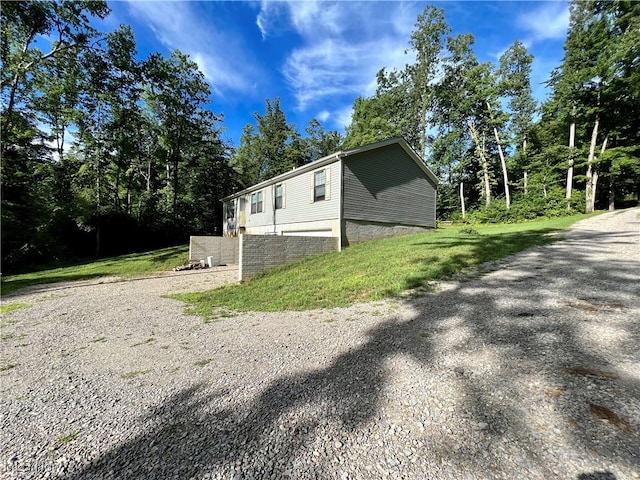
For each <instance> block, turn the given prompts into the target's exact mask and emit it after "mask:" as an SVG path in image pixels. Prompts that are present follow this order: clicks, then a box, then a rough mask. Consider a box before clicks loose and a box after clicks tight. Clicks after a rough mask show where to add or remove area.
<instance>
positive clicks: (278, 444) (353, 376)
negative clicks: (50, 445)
mask: <svg viewBox="0 0 640 480" xmlns="http://www.w3.org/2000/svg"><path fill="white" fill-rule="evenodd" d="M611 235H613V234H611ZM606 236H607V235H606V234H605V235H595V234H593V233H591V232H584V233H581V232H578V233H577V234H575V235H573V236H572V239H571V242H568V243H566V244H564V246H563V247H561V248H553V249H544V250H541V251H539V252H538V253H537V254H534V255H529V256H528V257H527V259H526V260H523V259H522V258H521V257H518V258H516V259H515V260H514V261H512V262H511V263H510V264H509V265H508V268H507V269H506V270H505V272H506V273H505V275H506V276H502V275H501V276H497V275H496V276H491V277H485V278H484V279H481V280H479V281H474V282H469V283H462V284H460V285H459V286H458V287H456V288H455V289H453V290H449V291H442V292H437V293H430V294H427V295H425V296H423V297H420V298H416V299H414V300H411V303H412V305H413V306H414V307H415V308H416V309H417V311H418V312H419V314H418V315H416V317H414V318H413V319H411V320H409V321H398V320H397V319H390V320H388V321H385V322H383V323H381V324H380V325H379V326H377V327H376V328H374V329H372V331H371V332H370V334H369V340H368V341H367V342H366V343H364V344H363V345H361V346H359V347H358V348H354V349H352V350H350V351H348V352H346V353H343V354H342V355H340V356H338V357H337V358H335V361H333V363H332V364H331V365H329V366H328V367H327V368H325V369H320V370H316V371H308V372H305V373H304V374H300V375H291V376H284V377H282V378H280V379H278V380H277V381H274V382H272V383H271V384H269V385H268V386H266V388H265V389H264V390H263V391H262V393H261V394H260V395H259V396H258V397H257V398H255V399H254V400H252V401H249V402H243V401H242V397H241V396H240V392H233V391H220V392H213V393H212V392H211V391H210V390H208V389H207V385H205V384H202V385H197V386H194V387H192V388H189V389H185V390H183V391H181V392H180V393H178V394H177V395H175V396H173V397H171V398H169V399H168V400H166V401H165V402H163V403H162V404H160V405H159V406H158V408H157V409H156V410H155V411H153V412H150V414H149V416H148V417H147V418H144V419H140V423H141V424H143V425H154V426H153V427H149V428H148V429H147V430H146V431H144V432H142V433H141V434H139V435H137V436H135V437H133V438H132V439H131V440H130V441H128V442H127V443H125V444H123V445H121V446H119V447H118V448H115V449H113V450H111V451H108V452H105V453H104V454H103V455H102V456H101V457H99V458H98V459H97V460H96V461H95V462H94V463H93V464H92V465H89V466H87V467H86V468H84V469H83V470H81V471H76V472H70V473H69V474H67V475H66V476H65V478H70V479H86V478H120V479H130V478H131V479H132V478H136V479H140V478H149V479H157V478H170V477H172V478H191V477H197V478H201V477H203V476H204V475H205V474H207V473H208V474H211V476H212V478H215V476H216V475H222V476H223V478H248V479H249V478H250V479H253V478H288V477H293V478H332V477H334V476H335V475H336V471H337V466H338V465H339V462H341V461H342V460H345V459H348V453H349V452H344V451H342V450H341V447H342V444H341V438H340V437H339V436H338V437H336V433H335V432H336V429H337V430H338V431H342V432H345V434H346V433H351V432H357V431H358V429H359V427H362V426H366V425H367V424H375V423H376V422H377V421H378V420H379V418H380V411H381V409H382V407H383V405H382V402H383V401H385V400H384V398H385V397H383V390H384V388H385V386H386V385H387V383H388V379H389V378H388V376H389V371H388V369H387V368H386V367H385V363H386V362H387V361H388V360H389V359H391V358H392V357H394V356H396V355H405V356H409V357H411V358H413V359H414V360H416V361H417V362H419V363H420V364H421V365H424V366H425V368H426V369H429V368H441V369H442V368H445V369H447V368H450V369H451V372H450V373H451V375H450V376H448V377H446V378H449V379H451V381H452V382H454V383H455V387H456V388H457V389H458V390H459V391H460V397H461V398H460V402H459V403H458V405H457V411H458V412H459V413H460V414H462V411H466V412H468V413H467V415H470V416H471V418H470V420H471V421H473V422H474V423H475V424H479V425H481V427H480V428H481V429H483V433H482V435H483V441H482V442H480V443H479V444H478V448H479V449H481V450H483V451H485V452H489V458H490V462H491V464H492V467H493V468H492V473H494V474H495V475H496V476H498V477H500V478H507V477H509V473H510V470H509V469H510V468H511V467H512V466H513V465H512V464H510V463H508V461H507V460H508V459H506V458H505V457H506V454H505V453H503V452H502V453H501V451H500V450H499V448H502V447H503V446H505V447H506V448H510V449H511V451H512V454H513V451H515V452H516V453H517V455H516V460H517V461H518V462H520V463H521V464H522V465H525V467H526V468H528V471H530V472H531V473H532V475H531V477H529V478H542V477H547V478H558V475H556V474H555V473H554V472H553V471H551V470H548V468H549V467H548V463H549V459H552V458H553V455H554V449H555V448H556V443H554V442H568V443H569V444H571V445H572V449H573V451H575V452H576V458H585V459H591V460H593V459H595V461H596V462H597V463H598V464H601V465H602V470H603V471H595V472H593V473H579V472H580V470H577V471H576V470H575V468H574V469H569V470H568V472H567V473H569V474H570V475H571V477H572V478H576V476H577V478H578V479H579V480H587V479H602V480H605V479H615V478H617V477H616V472H615V469H613V468H612V465H615V466H617V468H621V467H625V468H627V469H630V470H634V469H639V468H640V464H639V461H640V460H639V459H640V457H639V456H638V455H639V451H638V445H640V435H639V430H640V424H639V423H638V422H639V417H638V412H640V383H639V381H638V379H637V377H630V376H624V375H623V374H619V373H618V372H616V366H615V365H612V364H611V363H610V361H609V360H608V359H609V358H617V359H619V358H627V359H628V362H629V363H633V362H636V363H637V362H638V361H639V360H640V358H639V357H638V350H637V346H638V345H639V344H640V318H638V315H637V312H638V310H637V308H638V305H637V299H638V295H639V293H640V292H639V291H638V285H639V283H638V281H639V280H640V278H639V273H640V261H635V262H634V261H619V260H611V259H605V260H602V259H599V258H598V257H597V253H598V252H597V250H598V249H600V248H602V249H606V248H609V247H611V246H615V244H616V243H617V242H622V243H624V242H627V240H629V241H630V239H631V237H628V238H627V236H626V235H619V234H617V235H616V236H615V239H610V240H609V241H607V242H606V243H605V241H604V240H602V239H603V238H605V237H606ZM600 242H602V243H600ZM594 243H595V244H594ZM585 247H588V249H586V248H585ZM605 247H606V248H605ZM479 248H480V246H479ZM594 251H595V254H596V256H593V254H594ZM509 275H510V276H509ZM552 292H553V295H552ZM634 302H635V303H634ZM631 312H633V316H631ZM634 316H635V317H634ZM594 324H602V325H604V326H608V325H615V326H617V327H618V328H621V329H623V330H624V335H619V336H617V337H615V338H614V339H612V340H611V341H610V342H609V343H608V344H607V346H606V348H604V347H603V348H601V347H597V346H594V345H592V344H591V343H589V341H587V340H585V337H584V335H583V330H582V329H583V328H586V327H589V328H594ZM461 326H462V327H464V328H465V329H466V330H467V331H469V332H470V335H467V336H466V337H465V338H464V339H462V340H460V341H459V342H458V343H456V344H455V345H453V346H448V347H447V348H450V349H453V350H454V351H456V352H459V353H460V354H461V355H462V356H461V357H457V356H456V357H452V358H463V359H466V361H465V362H464V363H463V364H460V365H450V366H447V367H444V366H442V365H448V364H447V363H446V362H444V363H441V364H439V365H440V366H434V365H435V364H436V363H437V361H438V360H442V355H443V354H442V352H440V353H436V352H437V351H438V348H437V347H438V346H439V344H438V342H439V341H441V339H442V338H444V337H445V336H446V335H447V333H450V332H452V331H454V330H455V329H460V328H461ZM425 332H428V335H425ZM611 349H614V350H611ZM467 351H468V352H469V356H468V357H465V356H464V355H465V354H466V352H467ZM477 351H486V352H493V353H497V355H498V358H494V359H493V362H494V363H495V365H496V366H497V367H496V368H494V369H493V370H491V371H489V372H485V371H483V370H482V368H483V367H484V366H485V365H483V364H482V363H480V362H478V360H477V358H475V357H474V356H473V355H472V354H473V352H477ZM436 355H440V357H439V358H436ZM483 372H484V373H483ZM532 379H535V380H536V381H537V382H538V383H537V385H538V387H535V388H533V387H531V385H532V383H531V382H532ZM530 387H531V388H533V389H531V388H530ZM536 388H538V389H536ZM236 393H238V395H236ZM421 394H422V395H424V396H429V395H431V393H430V392H422V393H421ZM531 396H536V399H537V400H536V401H535V402H533V403H532V404H533V405H534V407H533V408H534V409H535V408H539V410H534V411H527V410H523V408H524V407H522V406H521V403H522V402H521V400H522V399H523V398H529V397H531ZM594 406H596V407H602V408H601V409H598V408H594ZM607 411H608V412H611V413H612V414H614V415H617V416H618V418H620V419H624V420H626V421H627V422H628V426H629V429H625V428H622V427H621V426H620V425H616V422H615V421H614V420H613V417H611V418H606V416H607V413H606V412H607ZM549 412H551V413H552V414H553V415H554V416H555V417H557V418H558V420H557V424H556V425H555V428H556V429H557V430H558V431H557V432H555V433H554V432H550V431H546V430H545V429H546V428H548V427H547V426H546V424H544V423H542V424H540V425H542V427H541V428H542V430H541V429H540V428H539V427H540V426H539V425H538V424H537V422H536V419H537V418H538V416H540V417H542V416H544V415H546V414H547V413H549ZM598 412H599V413H598ZM545 420H546V419H545ZM604 420H606V422H605V421H604ZM336 426H337V427H336ZM469 434H471V432H470V433H469ZM445 438H447V437H446V434H445ZM448 438H449V441H450V442H451V443H449V444H434V445H427V447H426V448H425V453H424V454H425V455H430V456H433V457H434V458H435V459H437V460H440V461H443V462H445V461H446V462H449V463H451V464H454V465H460V464H463V463H464V464H465V467H466V468H467V469H468V471H472V472H476V474H482V473H483V472H484V473H485V474H487V473H488V472H487V471H486V462H487V460H486V459H485V460H482V459H481V453H482V452H481V451H460V450H459V448H457V445H456V444H455V443H454V442H455V438H454V436H453V435H450V436H449V437H448ZM362 441H363V442H367V441H371V439H369V438H363V439H362ZM445 441H446V440H445ZM505 442H506V443H505ZM345 448H347V447H345ZM378 448H379V447H378ZM494 449H495V450H494ZM316 453H317V454H316ZM341 459H342V460H341ZM345 461H346V460H345ZM555 465H563V460H562V459H555ZM398 468H400V467H398ZM585 470H587V469H586V468H585ZM605 470H606V471H605ZM611 470H614V471H611ZM398 473H399V474H400V473H401V470H398ZM423 473H424V474H426V475H427V476H429V475H431V474H433V473H434V472H423ZM560 477H561V478H565V477H564V476H563V475H560ZM433 478H437V477H433ZM514 478H517V477H514ZM521 478H524V477H521Z"/></svg>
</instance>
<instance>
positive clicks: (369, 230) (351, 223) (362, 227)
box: [342, 220, 433, 247]
mask: <svg viewBox="0 0 640 480" xmlns="http://www.w3.org/2000/svg"><path fill="white" fill-rule="evenodd" d="M429 230H433V229H432V228H429V227H417V226H408V225H393V224H389V223H375V222H363V221H358V220H344V224H343V229H342V246H343V247H346V246H349V245H353V244H355V243H358V242H365V241H367V240H373V239H375V238H384V237H394V236H397V235H407V234H410V233H420V232H426V231H429Z"/></svg>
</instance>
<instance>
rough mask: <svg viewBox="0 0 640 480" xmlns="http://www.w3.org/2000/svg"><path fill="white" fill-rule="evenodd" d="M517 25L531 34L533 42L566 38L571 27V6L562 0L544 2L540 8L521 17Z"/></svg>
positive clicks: (517, 20)
mask: <svg viewBox="0 0 640 480" xmlns="http://www.w3.org/2000/svg"><path fill="white" fill-rule="evenodd" d="M534 5H535V4H534ZM516 23H517V24H518V26H519V27H520V28H521V29H523V30H524V31H527V32H529V34H530V35H531V39H530V41H533V42H537V41H541V40H548V39H560V38H564V37H565V36H566V34H567V27H568V26H569V4H568V2H565V1H561V0H557V1H554V2H544V3H542V4H541V5H540V7H539V8H537V9H535V10H533V11H530V12H526V13H523V14H521V15H519V16H518V18H517V19H516ZM527 43H529V42H525V44H527Z"/></svg>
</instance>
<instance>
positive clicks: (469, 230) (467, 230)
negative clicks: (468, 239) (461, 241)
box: [458, 227, 480, 235]
mask: <svg viewBox="0 0 640 480" xmlns="http://www.w3.org/2000/svg"><path fill="white" fill-rule="evenodd" d="M458 233H459V234H461V235H480V232H479V231H478V230H476V229H475V228H471V227H466V228H461V229H460V231H458Z"/></svg>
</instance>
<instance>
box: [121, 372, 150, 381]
mask: <svg viewBox="0 0 640 480" xmlns="http://www.w3.org/2000/svg"><path fill="white" fill-rule="evenodd" d="M150 371H151V370H134V371H132V372H126V373H122V374H121V375H120V378H124V379H130V378H136V377H139V376H141V375H146V374H147V373H149V372H150Z"/></svg>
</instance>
